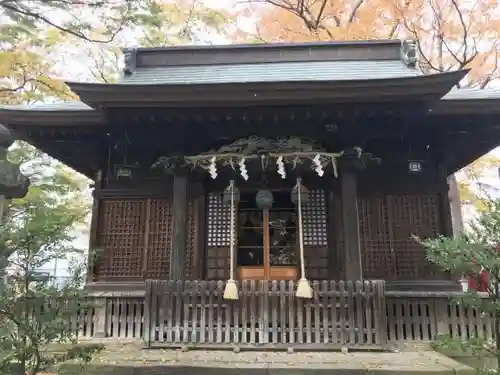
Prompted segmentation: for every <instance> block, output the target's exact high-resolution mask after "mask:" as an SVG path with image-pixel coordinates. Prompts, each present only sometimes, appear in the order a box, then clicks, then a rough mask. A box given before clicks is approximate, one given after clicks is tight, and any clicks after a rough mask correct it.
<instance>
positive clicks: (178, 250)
mask: <svg viewBox="0 0 500 375" xmlns="http://www.w3.org/2000/svg"><path fill="white" fill-rule="evenodd" d="M173 185H174V187H173V195H172V205H173V207H172V208H173V210H172V211H173V212H172V216H173V218H172V220H173V222H172V247H171V251H170V272H169V277H170V280H183V279H184V260H185V257H186V232H187V230H186V229H187V228H186V225H187V178H186V176H184V175H179V174H177V175H175V176H174V184H173Z"/></svg>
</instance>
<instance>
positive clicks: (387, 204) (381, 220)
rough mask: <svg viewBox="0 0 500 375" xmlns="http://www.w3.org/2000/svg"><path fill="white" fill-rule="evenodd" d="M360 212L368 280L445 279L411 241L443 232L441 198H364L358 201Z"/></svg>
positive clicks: (390, 196) (443, 274) (364, 260)
mask: <svg viewBox="0 0 500 375" xmlns="http://www.w3.org/2000/svg"><path fill="white" fill-rule="evenodd" d="M358 210H359V217H360V238H361V249H362V256H363V276H364V277H365V278H368V279H370V278H372V279H377V278H383V279H386V280H418V279H421V280H425V279H429V278H434V279H442V278H446V274H445V273H443V272H440V271H438V270H437V269H436V268H435V267H434V266H433V265H432V264H431V263H429V262H428V261H427V260H426V257H425V250H424V248H423V247H422V246H420V245H418V244H417V243H416V242H415V241H414V240H413V239H412V235H417V236H419V237H422V238H427V237H434V236H436V235H438V234H439V233H441V232H442V228H441V224H440V220H439V214H440V197H439V194H423V195H414V194H412V195H403V194H401V195H387V196H365V197H360V198H359V200H358Z"/></svg>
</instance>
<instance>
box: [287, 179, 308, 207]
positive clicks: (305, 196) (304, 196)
mask: <svg viewBox="0 0 500 375" xmlns="http://www.w3.org/2000/svg"><path fill="white" fill-rule="evenodd" d="M297 186H298V185H295V186H294V187H293V189H292V193H291V199H292V203H293V204H297V202H298V201H299V196H298V190H299V189H298V188H297ZM308 200H309V192H308V191H307V189H306V187H305V186H304V185H302V184H301V185H300V203H301V204H305V203H307V201H308Z"/></svg>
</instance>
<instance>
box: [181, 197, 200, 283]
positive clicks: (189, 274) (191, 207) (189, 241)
mask: <svg viewBox="0 0 500 375" xmlns="http://www.w3.org/2000/svg"><path fill="white" fill-rule="evenodd" d="M195 207H196V206H195V204H194V203H193V201H189V203H188V211H187V222H186V226H187V227H186V231H187V233H186V255H185V259H184V276H185V277H186V279H193V278H195V275H194V274H193V271H194V261H195V259H194V253H195V249H196V241H197V239H198V236H197V228H198V227H197V226H196V209H195Z"/></svg>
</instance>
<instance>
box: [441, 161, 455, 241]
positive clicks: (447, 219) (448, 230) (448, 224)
mask: <svg viewBox="0 0 500 375" xmlns="http://www.w3.org/2000/svg"><path fill="white" fill-rule="evenodd" d="M438 179H439V187H440V189H439V190H440V191H439V196H440V198H441V210H440V211H441V215H440V217H441V224H442V227H441V232H442V233H441V234H443V235H445V236H447V237H453V223H452V218H451V205H450V195H449V193H450V186H449V185H448V171H447V170H446V166H445V165H444V163H439V166H438Z"/></svg>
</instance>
